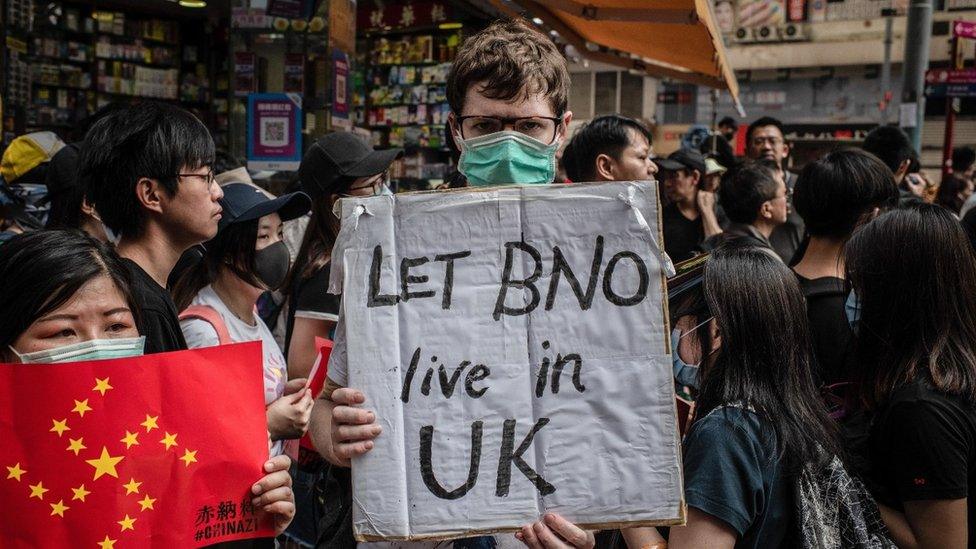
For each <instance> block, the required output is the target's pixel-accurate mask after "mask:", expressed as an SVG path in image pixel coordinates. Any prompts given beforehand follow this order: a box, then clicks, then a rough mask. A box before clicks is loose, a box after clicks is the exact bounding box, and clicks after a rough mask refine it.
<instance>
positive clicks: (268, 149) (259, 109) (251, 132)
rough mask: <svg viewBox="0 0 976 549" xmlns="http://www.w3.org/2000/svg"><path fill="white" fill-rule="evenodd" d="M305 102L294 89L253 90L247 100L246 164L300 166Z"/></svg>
mask: <svg viewBox="0 0 976 549" xmlns="http://www.w3.org/2000/svg"><path fill="white" fill-rule="evenodd" d="M301 124H302V102H301V96H300V95H296V94H292V93H260V94H257V93H255V94H250V95H249V96H248V102H247V128H248V135H247V167H248V168H251V169H253V170H273V171H288V170H297V169H298V165H299V163H300V162H301V160H302V141H301V139H302V133H301V130H302V127H301Z"/></svg>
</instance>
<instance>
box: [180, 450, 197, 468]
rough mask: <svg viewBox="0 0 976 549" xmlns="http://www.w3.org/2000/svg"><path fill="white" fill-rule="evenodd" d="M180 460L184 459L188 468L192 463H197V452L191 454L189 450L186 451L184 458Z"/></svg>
mask: <svg viewBox="0 0 976 549" xmlns="http://www.w3.org/2000/svg"><path fill="white" fill-rule="evenodd" d="M180 459H182V460H183V461H184V462H185V463H186V466H187V467H189V466H190V464H191V463H194V462H196V460H197V451H196V450H194V451H192V452H191V451H189V450H186V451H184V452H183V457H181V458H180Z"/></svg>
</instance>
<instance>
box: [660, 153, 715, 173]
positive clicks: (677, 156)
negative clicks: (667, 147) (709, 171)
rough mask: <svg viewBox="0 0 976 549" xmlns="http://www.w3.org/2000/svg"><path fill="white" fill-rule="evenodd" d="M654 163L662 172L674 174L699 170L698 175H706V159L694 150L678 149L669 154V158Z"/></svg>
mask: <svg viewBox="0 0 976 549" xmlns="http://www.w3.org/2000/svg"><path fill="white" fill-rule="evenodd" d="M654 162H655V163H656V164H657V165H658V166H659V167H660V168H661V169H662V170H668V171H672V172H674V171H678V170H698V173H700V174H702V175H705V157H704V156H702V153H700V152H698V151H696V150H694V149H678V150H676V151H674V152H673V153H671V154H669V155H668V157H667V158H662V159H655V160H654Z"/></svg>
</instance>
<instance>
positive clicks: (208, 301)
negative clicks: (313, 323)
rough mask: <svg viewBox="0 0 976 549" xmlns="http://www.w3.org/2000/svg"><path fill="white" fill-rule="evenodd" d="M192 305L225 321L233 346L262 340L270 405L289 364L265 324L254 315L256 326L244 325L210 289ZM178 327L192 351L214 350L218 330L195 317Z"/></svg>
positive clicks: (281, 391)
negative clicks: (212, 348) (200, 349)
mask: <svg viewBox="0 0 976 549" xmlns="http://www.w3.org/2000/svg"><path fill="white" fill-rule="evenodd" d="M191 305H206V306H208V307H211V308H213V309H214V310H215V311H217V313H219V314H220V316H221V317H222V318H223V319H224V325H225V326H227V332H228V334H229V335H230V339H231V341H233V342H234V343H244V342H246V341H261V342H262V343H263V345H262V348H263V351H264V404H265V406H267V405H269V404H271V403H272V402H274V401H275V400H277V399H278V398H279V397H281V395H282V394H284V392H285V383H286V382H287V381H288V365H287V362H285V355H283V354H282V353H281V349H280V348H279V347H278V343H276V342H275V339H274V336H272V335H271V331H270V330H268V327H267V326H266V325H265V324H264V321H263V320H261V318H260V317H258V316H257V315H255V317H254V320H255V324H254V325H253V326H251V325H250V324H248V323H246V322H244V321H243V320H241V319H239V318H237V316H236V315H235V314H234V313H232V312H231V311H230V309H228V308H227V305H224V302H223V301H221V299H220V297H218V296H217V292H215V291H214V290H213V288H212V287H211V286H206V287H204V288H203V289H202V290H200V293H198V294H197V296H196V297H194V298H193V301H192V302H191ZM180 328H182V329H183V337H184V338H185V339H186V344H187V346H188V347H189V348H191V349H197V348H200V347H213V346H215V345H219V344H220V338H219V337H218V336H217V330H216V329H214V327H213V326H211V325H210V323H209V322H207V321H205V320H200V319H197V318H193V319H188V320H181V321H180ZM281 446H282V445H281V441H277V442H275V444H274V447H273V448H272V451H271V455H272V456H277V455H279V454H281Z"/></svg>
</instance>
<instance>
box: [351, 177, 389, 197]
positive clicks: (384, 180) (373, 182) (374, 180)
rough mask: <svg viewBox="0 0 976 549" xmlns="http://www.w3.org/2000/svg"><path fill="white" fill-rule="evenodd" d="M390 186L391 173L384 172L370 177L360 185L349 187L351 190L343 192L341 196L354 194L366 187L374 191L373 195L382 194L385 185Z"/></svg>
mask: <svg viewBox="0 0 976 549" xmlns="http://www.w3.org/2000/svg"><path fill="white" fill-rule="evenodd" d="M389 186H390V174H389V173H388V172H383V173H380V174H376V175H374V176H373V177H370V178H369V179H367V180H366V181H364V182H363V183H362V184H360V185H356V186H355V187H349V190H348V191H347V192H345V193H342V194H341V195H340V196H352V193H353V191H361V190H364V189H369V190H371V191H372V194H373V196H377V195H379V194H382V192H383V188H384V187H389Z"/></svg>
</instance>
